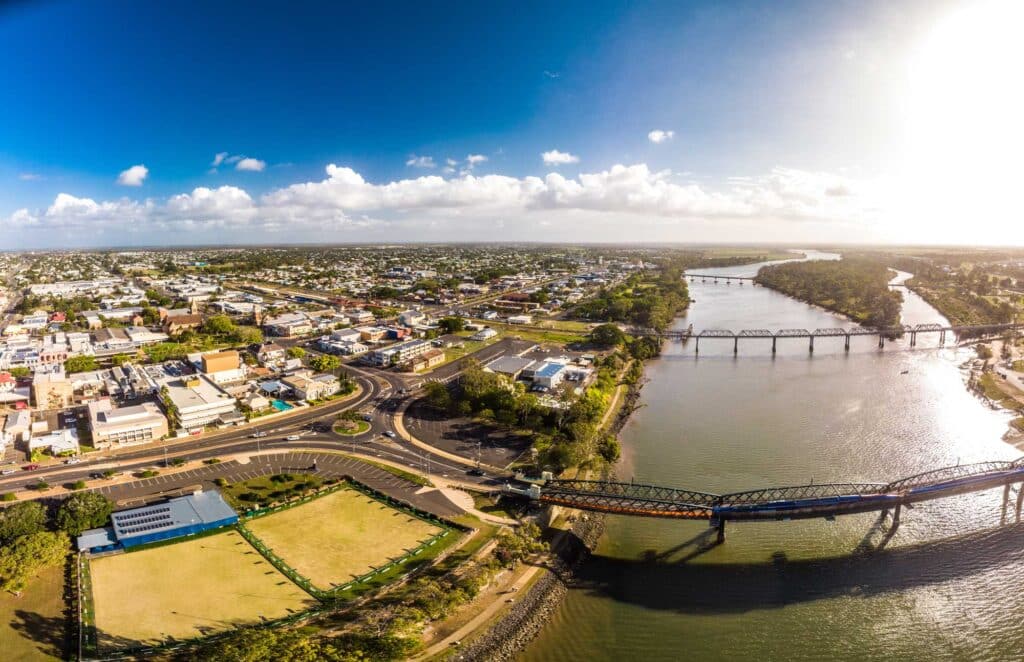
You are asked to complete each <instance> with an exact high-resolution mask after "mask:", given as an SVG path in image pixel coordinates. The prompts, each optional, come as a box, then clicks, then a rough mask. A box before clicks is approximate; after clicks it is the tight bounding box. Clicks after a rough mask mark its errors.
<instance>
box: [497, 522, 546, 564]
mask: <svg viewBox="0 0 1024 662" xmlns="http://www.w3.org/2000/svg"><path fill="white" fill-rule="evenodd" d="M547 548H548V545H547V543H546V542H543V541H542V540H541V539H540V527H538V526H537V525H536V524H534V523H533V522H527V523H525V524H522V525H520V526H518V527H516V528H515V529H502V531H501V533H499V534H498V547H497V549H495V550H494V556H495V558H497V559H498V560H500V561H501V562H502V563H504V564H505V565H507V566H508V567H509V568H514V567H515V566H516V564H517V563H519V562H520V561H522V560H524V559H527V558H529V557H530V556H532V555H534V554H539V553H540V552H543V551H546V550H547Z"/></svg>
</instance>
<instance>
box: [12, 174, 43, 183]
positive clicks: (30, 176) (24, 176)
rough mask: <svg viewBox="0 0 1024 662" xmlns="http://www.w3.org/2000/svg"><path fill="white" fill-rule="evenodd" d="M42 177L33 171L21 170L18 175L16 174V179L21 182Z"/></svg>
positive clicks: (32, 180)
mask: <svg viewBox="0 0 1024 662" xmlns="http://www.w3.org/2000/svg"><path fill="white" fill-rule="evenodd" d="M42 178H43V176H42V175H40V174H38V173H34V172H23V173H21V174H20V175H18V179H20V180H21V181H23V182H34V181H36V180H39V179H42Z"/></svg>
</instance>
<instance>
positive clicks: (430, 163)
mask: <svg viewBox="0 0 1024 662" xmlns="http://www.w3.org/2000/svg"><path fill="white" fill-rule="evenodd" d="M405 165H407V166H409V167H410V168H434V167H437V164H436V163H434V157H432V156H416V155H415V154H413V155H412V156H410V157H409V160H408V161H406V162H405Z"/></svg>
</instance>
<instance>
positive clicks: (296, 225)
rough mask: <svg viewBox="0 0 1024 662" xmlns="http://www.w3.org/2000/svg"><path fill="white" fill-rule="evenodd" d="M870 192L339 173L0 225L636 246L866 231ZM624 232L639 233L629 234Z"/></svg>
mask: <svg viewBox="0 0 1024 662" xmlns="http://www.w3.org/2000/svg"><path fill="white" fill-rule="evenodd" d="M239 162H240V161H239ZM449 167H451V166H449ZM863 188H864V187H862V186H861V185H859V183H857V182H852V181H849V180H847V179H845V178H843V177H840V176H837V175H833V174H829V173H813V172H807V171H801V170H794V169H786V168H777V169H774V170H772V171H770V172H768V173H766V174H764V175H760V176H754V177H743V178H734V179H732V180H729V181H727V182H726V183H725V184H724V186H719V187H709V186H706V185H701V184H697V183H694V182H687V181H684V180H682V179H681V178H680V176H679V175H677V174H675V173H673V172H671V171H668V170H662V171H652V170H651V169H650V168H649V167H648V166H647V165H646V164H643V163H640V164H633V165H615V166H612V167H611V168H608V169H607V170H602V171H598V172H591V173H581V174H579V175H577V176H576V177H566V176H564V175H561V174H559V173H556V172H552V173H549V174H547V175H546V176H544V177H535V176H526V177H511V176H506V175H498V174H491V175H482V176H476V175H474V174H472V173H470V174H465V175H462V176H458V177H444V176H439V175H434V174H430V175H423V176H419V177H413V178H408V179H399V180H395V181H390V182H382V183H373V182H370V181H367V180H366V179H365V178H364V177H363V176H362V175H361V174H360V173H358V172H356V171H355V170H354V169H352V168H351V167H347V166H343V165H335V164H331V165H328V166H327V168H326V171H325V177H324V178H322V179H320V180H318V181H309V182H302V183H297V184H293V185H291V186H286V187H284V188H278V189H274V190H271V191H269V192H267V193H266V194H264V195H262V196H260V197H259V198H253V197H252V196H251V195H250V194H249V193H247V192H246V191H245V190H243V189H241V188H238V187H234V186H222V187H219V188H206V187H199V188H196V189H194V190H192V191H191V192H190V193H182V194H178V195H174V196H171V197H170V198H167V199H164V200H153V199H146V200H142V201H134V200H130V199H127V198H122V199H119V200H112V201H105V202H97V201H96V200H93V199H91V198H84V197H76V196H73V195H71V194H68V193H61V194H59V195H58V196H57V197H56V199H55V200H54V202H53V204H51V205H50V206H49V207H48V208H46V209H42V210H36V211H31V210H28V209H19V210H17V211H15V212H14V213H13V214H11V215H10V216H8V217H7V218H2V217H0V228H4V229H8V230H12V229H17V228H23V229H29V230H30V229H40V230H45V229H48V228H83V227H84V228H88V229H90V230H93V229H103V228H111V229H116V230H118V231H121V230H124V229H129V230H130V231H135V232H148V231H151V230H164V231H167V232H173V231H180V230H185V229H187V230H188V231H189V232H190V233H192V234H190V235H189V236H194V237H198V236H199V235H198V234H197V233H201V232H203V231H209V230H215V229H223V230H225V231H228V232H231V233H232V234H231V235H229V236H236V237H237V238H238V241H239V242H241V241H250V240H252V239H253V238H258V237H260V236H261V234H260V233H261V232H275V231H281V232H284V231H287V232H289V233H302V232H309V233H318V236H319V233H323V232H329V231H332V230H340V229H342V228H348V229H351V230H361V229H367V228H373V227H375V226H379V225H381V224H388V223H390V224H401V227H402V228H403V230H404V231H405V232H406V233H407V236H408V238H409V239H410V240H413V239H424V238H427V237H428V236H435V233H436V232H437V231H438V229H443V228H446V227H447V228H453V227H458V228H460V232H459V233H457V234H455V235H454V236H460V237H462V238H464V239H465V238H471V239H478V238H483V237H486V238H490V239H498V238H500V237H495V236H493V232H494V228H495V225H494V223H495V220H496V219H501V220H502V221H504V222H506V223H510V224H511V225H509V226H508V227H511V228H526V227H535V228H540V227H544V228H545V231H546V232H548V231H559V230H561V231H564V232H566V233H569V234H571V235H572V236H585V237H591V238H593V239H595V240H596V239H598V238H599V237H598V236H597V235H596V234H595V228H602V229H603V230H602V231H604V232H605V233H606V234H604V235H601V236H600V238H601V239H603V240H608V239H611V240H614V239H616V238H618V239H626V238H629V239H632V238H635V236H636V235H635V232H636V231H637V230H639V229H641V228H650V227H656V226H659V225H660V226H664V225H665V224H677V223H680V222H690V221H692V222H698V223H707V222H722V223H736V222H742V223H744V224H748V225H745V226H744V227H756V226H749V224H751V223H754V224H761V225H760V227H763V228H765V234H764V235H763V236H764V237H765V238H768V237H771V236H774V235H773V234H772V231H773V230H775V229H778V228H779V227H781V226H778V225H773V224H777V223H779V222H786V221H813V222H826V223H833V224H836V223H838V224H849V223H865V222H867V220H868V219H869V218H870V216H871V211H872V204H871V200H870V198H869V196H866V195H865V192H864V190H863ZM531 224H532V225H531ZM623 224H627V225H623ZM624 227H628V228H629V232H630V234H628V235H624V230H623V228H624ZM474 231H475V232H476V234H466V232H474ZM417 232H418V233H419V234H417ZM353 236H358V235H353ZM516 238H519V237H516ZM681 238H683V237H677V239H681Z"/></svg>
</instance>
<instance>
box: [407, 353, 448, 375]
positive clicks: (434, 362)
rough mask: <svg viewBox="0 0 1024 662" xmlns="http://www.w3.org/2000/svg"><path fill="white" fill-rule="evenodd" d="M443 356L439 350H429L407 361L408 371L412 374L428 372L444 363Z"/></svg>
mask: <svg viewBox="0 0 1024 662" xmlns="http://www.w3.org/2000/svg"><path fill="white" fill-rule="evenodd" d="M444 358H445V354H444V352H443V351H442V350H440V349H431V350H429V351H426V352H424V353H423V354H421V355H419V356H417V357H416V358H414V359H412V360H410V361H409V363H408V366H409V369H410V370H412V371H413V372H419V371H421V370H429V369H430V368H433V367H435V366H439V365H441V364H442V363H444Z"/></svg>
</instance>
